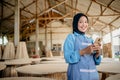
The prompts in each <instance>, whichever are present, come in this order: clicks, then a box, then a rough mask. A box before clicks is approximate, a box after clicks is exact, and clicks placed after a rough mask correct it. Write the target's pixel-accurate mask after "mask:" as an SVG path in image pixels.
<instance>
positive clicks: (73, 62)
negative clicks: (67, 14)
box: [64, 33, 101, 80]
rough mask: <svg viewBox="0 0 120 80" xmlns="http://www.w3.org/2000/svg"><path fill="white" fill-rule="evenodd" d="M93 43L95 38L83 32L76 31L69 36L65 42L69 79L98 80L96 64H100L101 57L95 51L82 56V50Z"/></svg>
mask: <svg viewBox="0 0 120 80" xmlns="http://www.w3.org/2000/svg"><path fill="white" fill-rule="evenodd" d="M91 44H93V40H92V39H91V38H88V37H87V36H85V35H83V34H82V35H81V34H78V33H74V34H69V35H68V36H67V38H66V40H65V43H64V58H65V60H66V62H67V63H69V66H68V72H67V75H68V80H98V78H99V77H98V72H97V70H96V66H95V65H98V64H100V62H101V57H100V56H99V57H98V58H96V57H95V53H91V54H85V55H84V56H80V50H82V49H84V48H86V47H88V46H89V45H91ZM84 71H85V72H84ZM86 71H87V72H86ZM91 71H93V72H91ZM83 78H84V79H83Z"/></svg>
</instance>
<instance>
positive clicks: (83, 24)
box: [78, 16, 88, 32]
mask: <svg viewBox="0 0 120 80" xmlns="http://www.w3.org/2000/svg"><path fill="white" fill-rule="evenodd" d="M87 29H88V20H87V18H86V17H85V16H82V17H81V18H80V19H79V21H78V30H79V31H81V32H86V31H87Z"/></svg>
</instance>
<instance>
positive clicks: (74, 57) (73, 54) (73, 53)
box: [63, 35, 80, 63]
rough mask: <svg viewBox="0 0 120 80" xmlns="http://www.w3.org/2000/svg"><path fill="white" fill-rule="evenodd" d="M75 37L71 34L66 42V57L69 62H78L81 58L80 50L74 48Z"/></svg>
mask: <svg viewBox="0 0 120 80" xmlns="http://www.w3.org/2000/svg"><path fill="white" fill-rule="evenodd" d="M74 42H75V41H74V39H73V38H72V36H71V35H69V36H68V37H67V39H66V40H65V43H64V47H63V49H64V58H65V60H66V62H67V63H77V62H78V61H79V60H80V53H79V50H75V49H74Z"/></svg>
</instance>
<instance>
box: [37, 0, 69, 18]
mask: <svg viewBox="0 0 120 80" xmlns="http://www.w3.org/2000/svg"><path fill="white" fill-rule="evenodd" d="M66 1H67V0H65V1H62V2H60V3H59V4H57V5H55V6H52V7H50V8H48V9H45V10H44V11H42V12H40V13H39V16H41V15H42V14H44V13H46V12H49V11H50V10H52V9H53V8H55V7H57V6H59V5H61V4H63V3H65V2H66ZM39 16H38V17H39Z"/></svg>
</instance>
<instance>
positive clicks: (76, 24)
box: [73, 13, 88, 34]
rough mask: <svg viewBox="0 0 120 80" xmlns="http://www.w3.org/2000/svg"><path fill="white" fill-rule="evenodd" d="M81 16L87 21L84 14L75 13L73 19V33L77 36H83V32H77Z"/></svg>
mask: <svg viewBox="0 0 120 80" xmlns="http://www.w3.org/2000/svg"><path fill="white" fill-rule="evenodd" d="M82 16H85V17H86V18H87V21H88V17H87V16H86V15H85V14H83V13H77V14H76V15H75V16H74V18H73V33H74V32H76V33H78V34H85V32H81V31H79V30H78V21H79V19H80V18H81V17H82Z"/></svg>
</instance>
